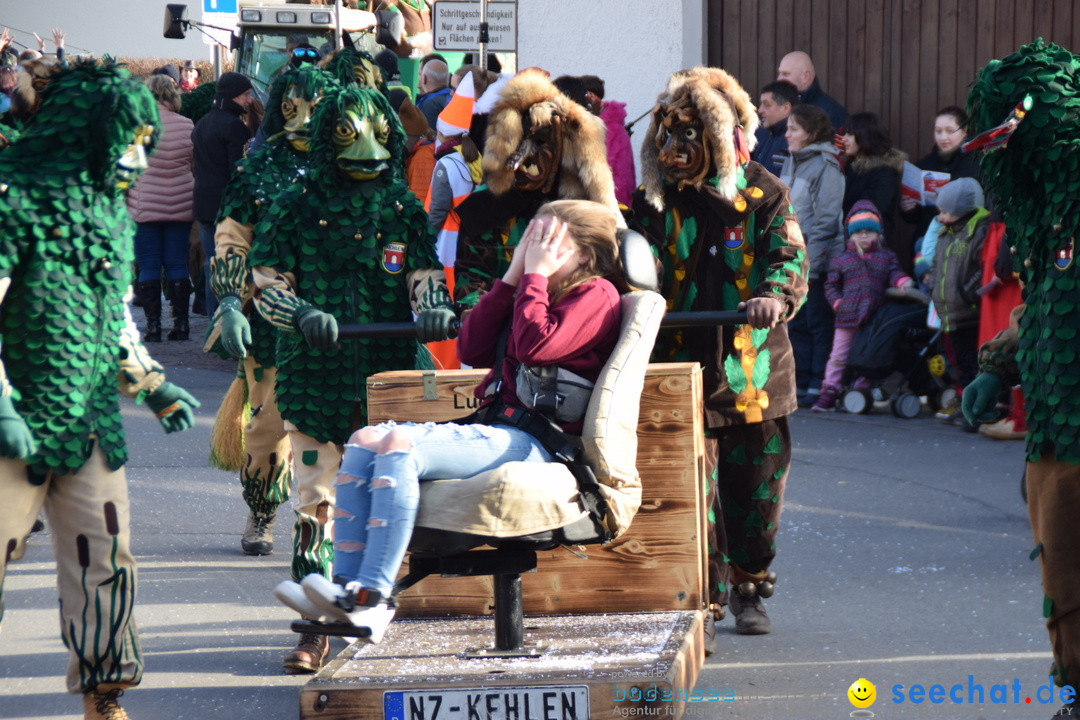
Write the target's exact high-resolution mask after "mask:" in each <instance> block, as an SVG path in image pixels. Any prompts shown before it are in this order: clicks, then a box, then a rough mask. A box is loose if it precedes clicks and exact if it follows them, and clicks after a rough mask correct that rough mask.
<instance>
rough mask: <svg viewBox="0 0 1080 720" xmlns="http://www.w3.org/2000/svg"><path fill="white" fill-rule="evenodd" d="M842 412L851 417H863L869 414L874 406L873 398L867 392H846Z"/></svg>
mask: <svg viewBox="0 0 1080 720" xmlns="http://www.w3.org/2000/svg"><path fill="white" fill-rule="evenodd" d="M843 405H844V410H846V411H847V412H849V413H851V414H853V415H863V414H865V413H868V412H870V408H872V407H873V406H874V398H873V396H871V395H870V391H869V390H848V391H847V392H846V393H844V397H843Z"/></svg>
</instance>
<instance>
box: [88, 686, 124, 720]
mask: <svg viewBox="0 0 1080 720" xmlns="http://www.w3.org/2000/svg"><path fill="white" fill-rule="evenodd" d="M123 694H124V691H123V690H120V689H119V688H117V689H116V690H107V691H99V690H91V691H90V692H88V693H86V694H85V695H83V717H85V718H86V720H128V714H127V713H126V712H124V709H123V708H122V707H120V703H119V700H120V696H121V695H123Z"/></svg>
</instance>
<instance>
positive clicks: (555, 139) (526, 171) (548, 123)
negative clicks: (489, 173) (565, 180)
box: [506, 102, 565, 193]
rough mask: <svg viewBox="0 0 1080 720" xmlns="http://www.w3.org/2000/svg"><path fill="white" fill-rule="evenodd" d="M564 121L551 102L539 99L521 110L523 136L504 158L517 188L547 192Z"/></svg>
mask: <svg viewBox="0 0 1080 720" xmlns="http://www.w3.org/2000/svg"><path fill="white" fill-rule="evenodd" d="M564 129H565V121H564V119H563V117H562V115H561V114H560V113H559V109H558V108H557V107H556V106H555V104H554V103H552V102H540V103H537V104H535V105H533V106H532V107H531V108H529V111H528V112H526V113H524V114H523V117H522V131H523V134H524V137H523V138H522V140H521V142H520V143H519V144H518V146H517V150H515V151H514V152H513V154H511V155H510V157H509V159H508V160H507V161H506V167H507V169H508V170H512V171H513V172H514V186H515V187H516V188H518V189H519V190H526V191H533V190H537V191H540V192H542V193H550V192H551V189H552V187H553V186H554V185H555V179H556V177H557V176H558V168H559V163H560V162H561V161H562V146H563V132H564Z"/></svg>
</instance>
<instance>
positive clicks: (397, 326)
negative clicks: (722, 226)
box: [338, 310, 746, 340]
mask: <svg viewBox="0 0 1080 720" xmlns="http://www.w3.org/2000/svg"><path fill="white" fill-rule="evenodd" d="M744 324H746V313H745V312H730V311H723V310H705V311H701V312H677V313H668V314H667V315H664V319H663V320H661V321H660V327H665V328H684V327H706V326H715V325H744ZM460 329H461V322H460V321H457V320H455V321H454V322H452V323H451V325H450V337H457V334H458V331H459V330H460ZM398 337H416V324H415V323H411V322H392V323H365V324H358V325H341V326H339V327H338V338H340V339H342V340H359V339H364V338H398Z"/></svg>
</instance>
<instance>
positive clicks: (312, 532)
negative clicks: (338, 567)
mask: <svg viewBox="0 0 1080 720" xmlns="http://www.w3.org/2000/svg"><path fill="white" fill-rule="evenodd" d="M285 430H286V431H287V432H288V434H289V443H290V444H291V446H292V454H293V459H294V466H295V467H294V469H293V472H294V473H295V475H296V493H297V496H298V505H297V508H296V522H295V524H294V525H293V554H292V579H293V580H295V581H296V582H300V580H302V579H303V578H305V577H307V576H308V575H310V574H311V573H321V574H322V575H325V576H326V577H330V564H331V562H333V559H334V544H333V535H332V534H331V533H332V532H333V512H334V478H335V476H336V475H337V471H338V467H339V466H340V465H341V453H342V447H341V446H340V445H337V444H335V443H323V442H319V441H318V440H316V439H315V438H313V437H311V436H310V435H305V434H304V433H302V432H300V430H299V429H298V428H297V427H296V426H295V425H293V424H292V423H290V422H286V423H285Z"/></svg>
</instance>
